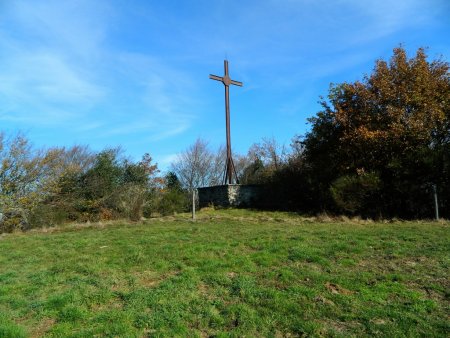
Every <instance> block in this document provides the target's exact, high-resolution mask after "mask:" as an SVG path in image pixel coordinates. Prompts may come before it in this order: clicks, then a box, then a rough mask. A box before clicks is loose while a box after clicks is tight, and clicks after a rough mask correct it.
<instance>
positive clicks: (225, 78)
mask: <svg viewBox="0 0 450 338" xmlns="http://www.w3.org/2000/svg"><path fill="white" fill-rule="evenodd" d="M223 64H224V70H225V75H224V76H217V75H212V74H210V75H209V78H210V79H211V80H216V81H220V82H222V83H223V84H224V85H225V86H229V85H230V84H232V85H235V86H239V87H242V86H243V83H242V82H239V81H235V80H231V79H230V75H229V74H228V61H227V60H225V61H224V62H223Z"/></svg>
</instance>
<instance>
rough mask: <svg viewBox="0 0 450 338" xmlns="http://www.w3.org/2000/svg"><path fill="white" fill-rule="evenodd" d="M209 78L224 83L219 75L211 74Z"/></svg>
mask: <svg viewBox="0 0 450 338" xmlns="http://www.w3.org/2000/svg"><path fill="white" fill-rule="evenodd" d="M209 78H210V79H211V80H216V81H223V77H220V76H217V75H212V74H209Z"/></svg>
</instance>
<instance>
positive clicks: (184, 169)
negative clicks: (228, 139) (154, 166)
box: [171, 139, 217, 191]
mask: <svg viewBox="0 0 450 338" xmlns="http://www.w3.org/2000/svg"><path fill="white" fill-rule="evenodd" d="M214 164H215V156H214V154H213V153H212V151H211V150H210V149H209V148H208V142H206V141H204V140H202V139H197V140H196V141H195V142H194V144H192V145H191V146H189V147H188V148H187V149H186V150H185V151H183V152H182V153H180V154H179V155H178V157H177V159H176V160H175V162H173V163H172V165H171V170H172V171H173V172H174V173H175V174H176V175H177V176H178V178H179V180H180V182H181V184H182V186H183V187H184V188H186V189H188V190H189V191H191V190H192V189H195V188H198V187H205V186H208V185H210V184H211V182H215V180H216V178H217V169H216V168H215V166H214Z"/></svg>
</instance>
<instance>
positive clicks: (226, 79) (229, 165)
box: [209, 60, 243, 184]
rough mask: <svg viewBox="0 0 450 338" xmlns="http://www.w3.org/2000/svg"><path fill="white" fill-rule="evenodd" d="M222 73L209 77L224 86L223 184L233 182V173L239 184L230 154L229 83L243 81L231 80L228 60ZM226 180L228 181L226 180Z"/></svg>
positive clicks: (240, 85) (240, 84) (234, 83)
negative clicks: (224, 140)
mask: <svg viewBox="0 0 450 338" xmlns="http://www.w3.org/2000/svg"><path fill="white" fill-rule="evenodd" d="M223 65H224V73H225V75H224V76H223V77H220V76H217V75H212V74H211V75H209V78H210V79H212V80H216V81H220V82H222V83H223V85H224V86H225V123H226V137H227V159H226V164H225V178H224V184H227V183H228V184H232V183H233V173H234V176H235V181H236V183H238V184H239V180H238V177H237V175H236V169H235V167H234V163H233V157H232V154H231V133H230V85H235V86H239V87H242V86H243V83H242V82H239V81H235V80H231V78H230V75H229V73H228V60H224V62H223ZM227 181H228V182H227Z"/></svg>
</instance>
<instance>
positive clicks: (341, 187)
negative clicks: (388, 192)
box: [330, 172, 381, 214]
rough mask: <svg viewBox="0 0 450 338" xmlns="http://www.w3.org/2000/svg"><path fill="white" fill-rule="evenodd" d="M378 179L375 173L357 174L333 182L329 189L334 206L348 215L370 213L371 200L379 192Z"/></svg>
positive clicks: (379, 183) (379, 182)
mask: <svg viewBox="0 0 450 338" xmlns="http://www.w3.org/2000/svg"><path fill="white" fill-rule="evenodd" d="M380 185H381V181H380V178H379V177H378V175H377V174H376V173H364V172H362V173H358V174H357V175H345V176H341V177H339V178H338V179H337V180H335V181H334V182H333V183H332V185H331V187H330V191H331V195H332V197H333V200H334V202H335V203H336V205H337V206H338V207H339V208H340V209H341V210H343V211H345V212H349V213H352V214H354V213H356V212H360V213H361V212H363V213H366V212H371V211H370V210H368V207H369V206H370V204H371V203H370V202H371V199H373V197H374V195H375V194H376V193H377V192H378V191H379V189H380Z"/></svg>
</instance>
